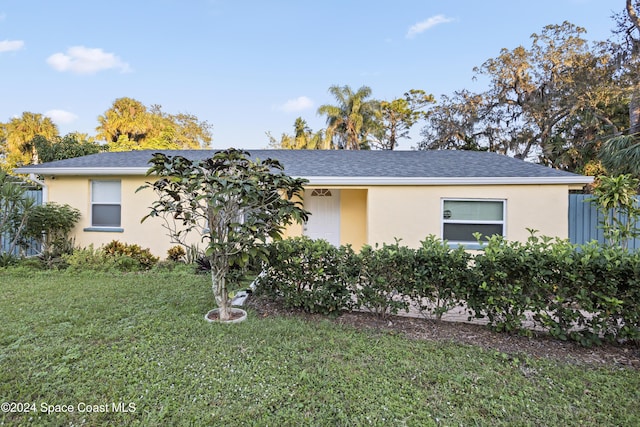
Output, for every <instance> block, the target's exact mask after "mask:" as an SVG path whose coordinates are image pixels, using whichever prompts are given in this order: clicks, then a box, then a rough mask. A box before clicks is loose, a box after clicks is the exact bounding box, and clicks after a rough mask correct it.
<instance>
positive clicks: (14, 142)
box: [5, 111, 58, 169]
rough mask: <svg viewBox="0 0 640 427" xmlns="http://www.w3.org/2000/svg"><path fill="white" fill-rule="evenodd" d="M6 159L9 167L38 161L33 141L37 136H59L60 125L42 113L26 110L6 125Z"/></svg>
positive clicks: (47, 137)
mask: <svg viewBox="0 0 640 427" xmlns="http://www.w3.org/2000/svg"><path fill="white" fill-rule="evenodd" d="M5 132H6V145H7V149H6V159H5V162H6V164H7V167H8V168H9V169H13V168H14V167H16V166H20V165H28V164H31V163H33V164H36V163H38V155H37V152H36V151H35V147H34V145H33V144H32V143H31V141H32V140H33V138H35V137H36V136H42V137H44V138H46V139H49V140H52V139H54V138H56V137H58V127H57V126H56V124H55V123H53V121H52V120H51V119H50V118H49V117H45V116H43V115H42V114H37V113H30V112H28V111H25V112H24V113H22V116H20V117H14V118H12V119H11V120H10V121H9V123H7V124H6V125H5Z"/></svg>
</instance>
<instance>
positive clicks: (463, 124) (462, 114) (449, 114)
mask: <svg viewBox="0 0 640 427" xmlns="http://www.w3.org/2000/svg"><path fill="white" fill-rule="evenodd" d="M484 101H485V100H484V97H483V96H482V95H478V94H474V93H471V92H469V91H467V90H461V91H456V92H454V94H453V95H452V96H447V95H443V96H442V97H441V99H440V102H438V104H437V105H434V106H433V107H432V108H431V109H430V110H429V115H428V117H427V125H426V126H425V127H424V128H422V130H421V131H420V135H421V136H422V137H423V139H422V141H420V142H419V143H418V145H417V148H418V149H419V150H453V149H457V150H476V151H478V150H488V151H497V150H496V148H495V147H496V145H497V141H496V138H494V135H493V134H492V133H491V132H485V131H484V130H483V129H482V126H481V125H482V117H481V116H480V112H481V107H482V106H483V103H484Z"/></svg>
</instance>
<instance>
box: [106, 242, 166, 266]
mask: <svg viewBox="0 0 640 427" xmlns="http://www.w3.org/2000/svg"><path fill="white" fill-rule="evenodd" d="M102 250H103V251H104V253H105V254H106V255H108V256H112V257H116V258H117V259H118V260H117V261H118V263H120V264H122V265H123V267H124V266H126V268H127V269H129V267H131V268H132V269H134V270H135V268H134V267H133V266H129V265H128V264H129V262H128V261H127V260H125V259H120V258H121V257H123V256H124V257H128V258H131V259H133V260H135V261H136V262H137V263H138V264H139V266H140V268H139V269H141V270H149V269H150V268H151V267H153V265H154V264H155V263H156V262H158V257H156V256H154V255H152V254H151V251H150V250H149V249H148V248H146V249H142V248H141V247H140V246H139V245H136V244H128V243H122V242H119V241H118V240H112V241H111V242H109V243H108V244H107V245H105V246H104V248H103V249H102Z"/></svg>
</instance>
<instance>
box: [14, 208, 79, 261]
mask: <svg viewBox="0 0 640 427" xmlns="http://www.w3.org/2000/svg"><path fill="white" fill-rule="evenodd" d="M79 219H80V211H79V210H78V209H76V208H73V207H71V206H69V205H59V204H57V203H53V202H51V203H45V204H44V205H40V206H34V207H33V209H31V210H30V211H29V214H28V216H27V222H26V226H25V229H24V232H23V235H22V239H21V245H22V246H24V247H28V246H29V243H30V240H31V239H33V240H35V241H36V242H38V243H39V244H40V245H41V246H42V254H43V256H44V258H45V260H50V259H53V258H58V257H60V256H61V255H62V254H65V253H71V252H72V251H73V241H72V240H71V239H70V238H69V233H70V232H71V230H72V229H73V227H74V226H75V225H76V223H77V222H78V220H79Z"/></svg>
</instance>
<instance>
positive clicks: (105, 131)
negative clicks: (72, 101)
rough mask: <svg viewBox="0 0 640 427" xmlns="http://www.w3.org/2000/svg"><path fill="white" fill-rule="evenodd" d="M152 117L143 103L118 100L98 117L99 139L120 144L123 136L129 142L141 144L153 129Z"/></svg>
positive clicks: (127, 99) (132, 100) (129, 99)
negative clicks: (119, 141)
mask: <svg viewBox="0 0 640 427" xmlns="http://www.w3.org/2000/svg"><path fill="white" fill-rule="evenodd" d="M150 120H151V116H150V114H149V113H148V111H147V107H145V106H144V105H143V104H142V103H141V102H139V101H137V100H135V99H132V98H118V99H116V100H115V101H114V102H113V106H112V107H111V108H110V109H108V110H107V111H105V113H104V115H102V116H98V122H99V123H100V126H98V127H97V128H96V131H97V132H98V135H97V138H98V139H102V140H104V141H107V142H118V140H119V139H120V138H121V137H122V136H126V137H127V139H128V140H129V141H132V142H136V143H138V142H140V141H142V140H143V139H144V138H145V137H146V136H147V134H148V132H149V130H150V129H151V123H150Z"/></svg>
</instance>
